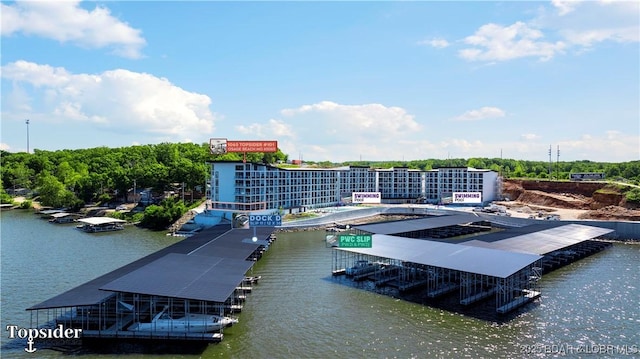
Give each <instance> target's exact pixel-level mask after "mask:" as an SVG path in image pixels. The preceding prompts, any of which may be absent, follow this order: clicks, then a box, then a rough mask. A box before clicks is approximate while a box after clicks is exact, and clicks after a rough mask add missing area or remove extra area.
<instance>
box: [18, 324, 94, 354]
mask: <svg viewBox="0 0 640 359" xmlns="http://www.w3.org/2000/svg"><path fill="white" fill-rule="evenodd" d="M5 330H6V331H8V332H9V339H16V338H19V339H27V347H26V348H24V351H26V352H27V353H34V352H35V351H36V350H38V349H36V348H35V347H34V344H35V342H34V339H40V340H55V341H60V340H71V339H80V335H81V334H82V329H71V328H67V329H64V327H63V326H62V324H58V326H57V327H56V328H55V329H51V328H37V329H34V328H21V327H19V326H17V325H7V327H6V329H5Z"/></svg>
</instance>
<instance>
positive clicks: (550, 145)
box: [549, 145, 551, 180]
mask: <svg viewBox="0 0 640 359" xmlns="http://www.w3.org/2000/svg"><path fill="white" fill-rule="evenodd" d="M549 180H551V145H549Z"/></svg>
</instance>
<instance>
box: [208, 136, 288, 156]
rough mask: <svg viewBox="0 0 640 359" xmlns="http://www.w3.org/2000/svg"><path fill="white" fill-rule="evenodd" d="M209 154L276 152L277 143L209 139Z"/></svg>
mask: <svg viewBox="0 0 640 359" xmlns="http://www.w3.org/2000/svg"><path fill="white" fill-rule="evenodd" d="M209 149H210V150H211V154H214V155H221V154H225V153H227V152H241V153H247V152H278V141H231V140H227V139H226V138H211V139H209Z"/></svg>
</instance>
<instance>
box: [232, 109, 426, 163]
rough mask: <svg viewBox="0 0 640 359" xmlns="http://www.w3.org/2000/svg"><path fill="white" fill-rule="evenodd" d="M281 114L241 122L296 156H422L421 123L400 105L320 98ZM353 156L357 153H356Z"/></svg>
mask: <svg viewBox="0 0 640 359" xmlns="http://www.w3.org/2000/svg"><path fill="white" fill-rule="evenodd" d="M280 113H281V115H282V118H281V119H271V120H269V121H268V122H267V123H262V124H261V123H254V124H248V125H242V126H237V127H236V129H237V130H238V132H240V133H241V134H243V135H251V136H252V137H262V138H273V139H277V140H278V141H279V147H280V148H281V149H282V150H283V151H284V152H285V153H289V154H290V155H291V156H292V157H295V158H298V157H299V155H302V156H303V157H304V158H305V159H309V160H313V161H337V162H340V161H349V160H357V159H358V158H359V157H362V158H365V159H401V158H403V156H406V157H407V158H409V157H411V158H413V159H416V158H421V156H422V152H421V151H420V149H421V145H420V141H419V140H416V138H419V136H420V135H419V132H420V130H421V128H422V127H421V126H420V125H419V124H418V123H417V122H416V121H415V119H414V117H413V115H411V114H409V113H407V111H406V110H405V109H403V108H400V107H388V106H384V105H381V104H375V103H372V104H363V105H343V104H338V103H335V102H331V101H322V102H318V103H314V104H309V105H302V106H299V107H297V108H287V109H283V110H281V111H280ZM354 156H355V157H354Z"/></svg>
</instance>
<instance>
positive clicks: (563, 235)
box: [460, 223, 613, 272]
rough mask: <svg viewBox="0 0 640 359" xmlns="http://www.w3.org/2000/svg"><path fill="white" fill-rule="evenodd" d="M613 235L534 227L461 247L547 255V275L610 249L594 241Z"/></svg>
mask: <svg viewBox="0 0 640 359" xmlns="http://www.w3.org/2000/svg"><path fill="white" fill-rule="evenodd" d="M549 227H551V228H549ZM611 232H613V230H611V229H607V228H600V227H593V226H586V225H582V224H561V223H560V224H559V225H552V226H543V225H532V226H527V227H522V228H518V229H516V230H513V231H512V230H507V231H505V232H502V233H495V234H488V235H486V236H482V237H480V238H481V239H474V240H471V241H466V242H462V243H460V244H462V245H466V246H473V247H482V248H491V249H500V250H505V251H510V252H518V253H534V254H539V255H542V256H544V258H543V260H542V267H543V269H544V271H545V272H548V271H551V270H554V269H556V268H558V267H560V266H563V265H566V264H569V263H572V262H574V261H576V260H578V259H580V258H584V257H586V256H589V255H591V254H593V253H595V252H599V251H601V250H602V249H604V248H606V247H608V246H610V243H607V242H597V241H593V239H594V238H598V237H601V236H604V235H606V234H609V233H611ZM509 234H511V236H509Z"/></svg>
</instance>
